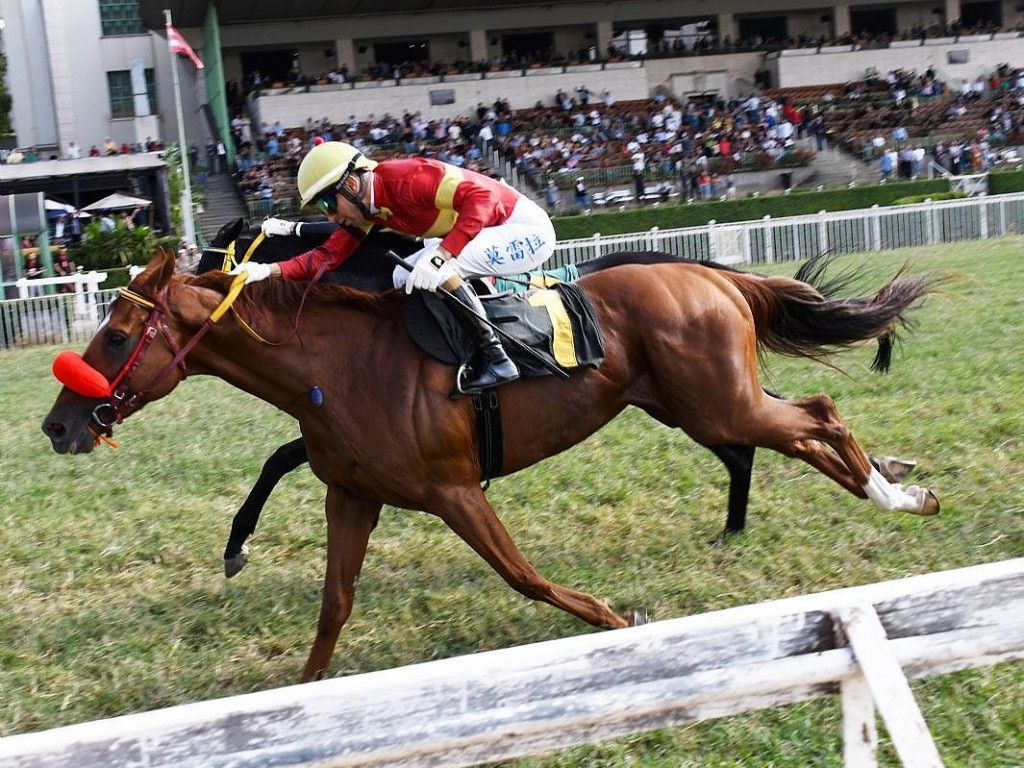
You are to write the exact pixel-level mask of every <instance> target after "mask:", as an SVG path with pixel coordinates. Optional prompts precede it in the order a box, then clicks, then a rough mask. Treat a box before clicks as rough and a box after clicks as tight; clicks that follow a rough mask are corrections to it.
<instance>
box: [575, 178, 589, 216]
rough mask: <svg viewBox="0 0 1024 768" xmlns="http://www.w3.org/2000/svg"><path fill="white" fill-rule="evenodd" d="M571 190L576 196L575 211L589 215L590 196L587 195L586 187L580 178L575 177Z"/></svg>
mask: <svg viewBox="0 0 1024 768" xmlns="http://www.w3.org/2000/svg"><path fill="white" fill-rule="evenodd" d="M573 190H574V193H575V195H576V210H577V211H583V212H584V213H590V195H589V194H587V185H586V183H585V182H584V181H583V177H582V176H579V177H577V179H576V185H575V186H574V187H573Z"/></svg>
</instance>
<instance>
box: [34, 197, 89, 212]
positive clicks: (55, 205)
mask: <svg viewBox="0 0 1024 768" xmlns="http://www.w3.org/2000/svg"><path fill="white" fill-rule="evenodd" d="M43 207H44V208H45V209H46V210H47V211H49V212H50V213H56V214H58V215H59V214H62V213H63V214H67V215H68V216H70V215H71V214H72V213H74V212H75V206H73V205H68V204H67V203H62V202H60V201H58V200H51V199H50V198H45V199H44V200H43ZM79 213H81V215H82V216H90V215H91V214H89V213H87V212H86V211H79Z"/></svg>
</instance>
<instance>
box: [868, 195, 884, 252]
mask: <svg viewBox="0 0 1024 768" xmlns="http://www.w3.org/2000/svg"><path fill="white" fill-rule="evenodd" d="M870 216H871V250H872V251H880V250H882V215H881V211H880V210H879V208H878V203H875V204H874V205H872V206H871V213H870Z"/></svg>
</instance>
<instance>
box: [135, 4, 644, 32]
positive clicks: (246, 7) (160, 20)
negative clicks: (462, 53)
mask: <svg viewBox="0 0 1024 768" xmlns="http://www.w3.org/2000/svg"><path fill="white" fill-rule="evenodd" d="M585 1H586V0H547V1H546V2H544V3H538V2H533V3H530V2H525V3H524V2H516V1H515V0H388V2H386V3H381V2H377V1H376V0H219V1H218V2H217V4H216V5H217V17H218V19H219V21H220V23H221V24H222V25H227V24H236V23H251V22H261V21H285V20H288V21H297V20H301V19H318V18H337V17H339V16H360V15H364V14H365V15H371V16H381V15H385V14H392V13H429V12H445V11H460V10H462V11H468V10H473V11H481V10H484V11H485V10H493V9H497V8H517V9H521V8H523V7H524V6H525V5H546V6H550V5H555V4H557V5H571V4H574V3H581V2H585ZM635 1H636V0H616V2H617V3H618V4H622V3H624V2H625V3H628V2H635ZM209 4H210V0H159V2H156V1H155V0H142V2H141V3H140V5H141V8H142V20H143V22H144V23H145V25H146V26H147V27H148V28H150V29H161V28H163V26H164V9H165V8H166V9H169V10H170V11H171V19H172V20H173V22H174V25H175V26H176V27H199V26H202V24H203V21H204V19H205V18H206V8H207V6H208V5H209Z"/></svg>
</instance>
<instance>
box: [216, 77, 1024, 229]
mask: <svg viewBox="0 0 1024 768" xmlns="http://www.w3.org/2000/svg"><path fill="white" fill-rule="evenodd" d="M805 90H812V89H805ZM800 93H801V89H788V90H787V89H778V90H776V91H768V92H766V93H764V94H762V95H756V94H751V95H748V96H746V97H744V98H742V99H735V100H729V101H727V100H723V99H720V98H717V97H711V96H709V97H701V98H693V99H690V100H688V101H685V102H678V101H676V100H674V99H671V98H668V97H666V96H662V95H659V96H656V97H655V98H652V99H642V100H634V101H620V102H616V101H615V100H613V99H612V97H611V96H610V94H609V93H608V92H607V91H601V92H597V91H596V89H591V88H589V87H587V86H586V85H583V84H581V85H580V86H578V87H577V88H576V89H574V90H562V91H559V92H557V93H556V94H554V96H553V98H552V99H551V101H553V102H554V104H553V105H550V104H549V105H544V104H542V103H541V102H538V103H537V104H536V105H535V106H534V107H532V108H529V109H522V110H512V109H511V108H510V107H509V104H508V102H507V101H506V100H503V99H499V100H497V101H496V102H495V103H494V104H491V105H484V104H479V105H478V107H477V109H476V111H475V114H474V115H471V116H459V117H451V118H445V119H427V118H425V117H423V116H422V115H421V114H419V113H413V112H407V113H405V114H403V115H401V116H400V117H399V116H392V115H390V114H383V115H380V116H377V115H373V114H371V115H368V116H365V117H363V118H359V117H357V116H355V115H351V116H350V117H349V119H348V120H347V121H344V122H341V123H332V122H331V121H330V120H328V119H327V118H323V119H320V120H317V119H314V118H312V117H310V118H307V119H306V120H305V122H304V123H302V124H299V125H295V126H289V127H284V126H282V125H281V124H280V123H277V124H274V125H268V124H263V125H262V126H260V127H259V129H255V128H254V127H253V126H251V125H250V124H249V122H248V119H247V118H245V117H244V116H239V117H238V118H236V119H235V120H233V122H232V124H233V127H234V128H235V138H236V144H237V146H238V156H237V159H236V165H235V167H234V168H233V169H231V171H232V173H233V174H234V176H235V179H236V180H237V182H238V185H239V188H240V189H241V190H242V192H243V194H244V195H245V196H246V198H247V199H248V200H250V201H253V202H255V201H260V202H261V203H263V204H265V206H266V207H265V208H262V209H261V210H265V211H267V212H278V211H279V210H282V206H283V209H284V210H288V208H289V206H294V202H295V201H294V195H295V191H294V190H295V172H296V169H297V167H298V164H299V163H300V162H301V159H302V157H303V156H304V155H305V153H306V152H307V151H308V150H309V149H310V148H311V147H312V146H313V145H314V142H315V141H316V140H317V139H318V138H322V139H325V140H331V139H343V140H346V141H349V142H351V143H352V144H354V145H356V146H359V147H362V148H365V149H366V150H367V151H368V152H370V153H372V154H373V155H374V157H378V158H384V157H393V156H414V155H419V156H430V157H436V158H438V159H440V160H443V161H445V162H448V163H451V164H453V165H456V166H462V167H468V168H473V169H475V170H481V171H484V172H489V171H490V168H489V158H488V157H487V153H488V151H489V150H496V151H498V152H499V153H500V154H501V155H502V156H503V157H504V159H505V160H507V161H508V162H509V163H511V164H513V165H514V166H515V167H516V168H517V169H518V171H519V173H520V174H521V176H522V177H523V178H524V179H526V180H527V182H528V183H530V184H531V185H533V186H534V188H535V189H536V190H537V191H538V192H541V191H544V192H545V194H547V189H548V187H549V184H548V181H549V180H554V182H555V187H556V188H558V189H560V190H569V189H571V188H573V187H574V186H575V185H576V184H577V180H578V179H579V177H580V175H581V174H586V178H587V181H588V182H591V183H598V184H600V183H605V184H609V183H614V184H619V183H629V182H632V183H633V184H635V188H636V195H637V197H640V196H641V193H642V192H644V190H645V186H644V185H645V184H646V183H647V182H666V181H668V182H671V183H672V185H673V187H674V188H677V189H678V190H679V192H680V193H681V194H683V195H685V196H686V197H687V198H693V199H701V198H709V197H717V196H721V195H726V196H727V195H728V194H729V193H730V192H732V193H733V194H734V193H735V182H734V180H733V178H732V174H733V173H735V172H738V171H741V170H768V169H772V168H778V167H787V166H795V165H807V164H809V163H810V161H811V160H812V159H813V155H814V150H817V151H821V150H822V149H824V148H825V146H826V145H827V144H829V143H830V142H833V141H835V142H839V141H843V140H848V139H849V138H850V137H851V136H860V137H861V139H862V141H863V142H864V144H865V145H866V146H867V147H868V149H869V150H870V152H869V154H866V155H864V157H865V158H866V159H872V160H875V159H877V160H878V161H879V163H880V168H881V175H882V177H884V178H894V177H896V176H907V177H914V176H917V175H919V174H920V173H921V170H922V168H923V164H924V162H925V157H924V150H925V143H924V142H923V141H920V139H922V138H923V137H924V136H925V135H927V134H928V133H929V132H931V131H933V130H937V131H940V132H941V130H942V129H943V128H944V127H949V126H953V127H956V128H957V129H964V130H963V131H962V133H964V135H963V136H962V137H961V138H955V137H954V138H953V139H949V140H943V141H939V142H937V143H935V144H934V146H932V144H928V145H927V151H928V152H929V153H930V155H931V159H933V160H935V161H936V162H937V163H938V164H940V165H942V166H943V167H948V168H949V169H950V170H951V171H952V172H966V171H968V170H971V169H974V168H979V167H980V168H986V167H988V165H989V164H990V162H989V158H990V157H991V144H992V142H993V141H996V142H998V141H1003V140H1006V139H1008V138H1010V137H1013V138H1015V139H1018V140H1019V139H1020V138H1021V134H1022V131H1024V71H1022V70H1014V69H1011V68H1010V67H1008V66H1003V67H1000V68H999V70H998V71H997V72H995V73H993V75H992V76H991V77H990V78H982V79H980V80H975V81H971V82H968V83H963V82H961V83H956V84H950V83H945V82H942V81H941V80H940V79H939V78H938V77H937V76H936V73H935V71H934V70H933V69H931V68H929V69H926V70H924V71H923V72H917V71H914V70H910V71H903V70H893V71H890V72H887V73H885V74H881V73H879V72H877V71H876V70H873V69H872V70H869V71H867V72H866V73H865V77H864V78H863V79H862V80H858V81H856V82H850V83H846V84H841V85H833V86H822V87H817V88H816V90H815V91H814V96H813V98H800ZM933 115H937V116H938V117H936V118H935V119H932V117H931V116H933ZM964 119H966V120H968V121H970V120H974V123H972V124H971V125H970V126H967V127H966V128H965V124H963V123H961V122H960V121H961V120H964ZM883 158H884V159H883ZM604 171H607V173H602V172H604ZM646 192H647V196H650V192H651V191H650V189H647V190H646Z"/></svg>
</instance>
